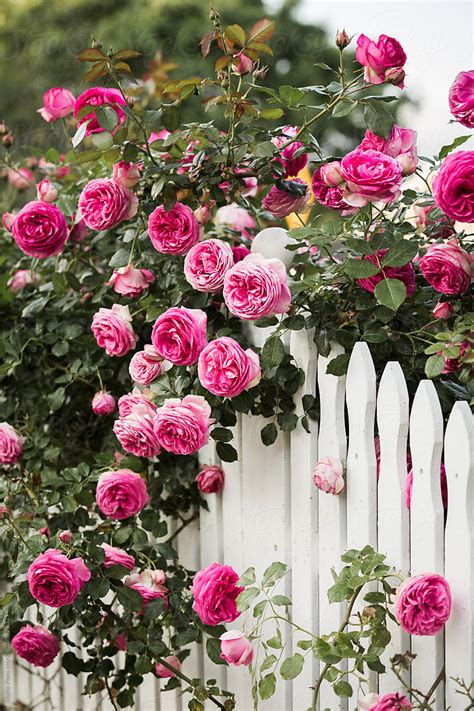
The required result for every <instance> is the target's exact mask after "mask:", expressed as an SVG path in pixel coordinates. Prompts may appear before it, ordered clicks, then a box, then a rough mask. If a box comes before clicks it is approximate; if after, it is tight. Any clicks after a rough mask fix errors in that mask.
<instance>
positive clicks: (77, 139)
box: [71, 121, 89, 148]
mask: <svg viewBox="0 0 474 711" xmlns="http://www.w3.org/2000/svg"><path fill="white" fill-rule="evenodd" d="M88 124H89V121H84V123H81V125H80V126H78V127H77V131H76V133H75V134H74V136H73V137H72V139H71V141H72V147H73V148H77V146H78V145H79V144H80V143H82V141H83V140H84V137H85V135H86V131H87V126H88Z"/></svg>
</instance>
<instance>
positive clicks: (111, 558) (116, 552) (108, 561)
mask: <svg viewBox="0 0 474 711" xmlns="http://www.w3.org/2000/svg"><path fill="white" fill-rule="evenodd" d="M102 548H103V549H104V553H105V560H104V568H111V567H112V566H113V565H121V566H122V568H126V569H127V570H133V568H134V567H135V558H134V557H133V555H129V554H128V553H125V551H123V550H122V549H121V548H115V547H114V546H109V544H108V543H102Z"/></svg>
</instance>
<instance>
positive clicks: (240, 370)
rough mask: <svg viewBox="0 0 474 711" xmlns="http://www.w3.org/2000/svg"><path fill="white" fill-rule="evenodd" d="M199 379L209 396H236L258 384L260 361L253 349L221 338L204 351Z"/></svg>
mask: <svg viewBox="0 0 474 711" xmlns="http://www.w3.org/2000/svg"><path fill="white" fill-rule="evenodd" d="M198 376H199V380H200V382H201V385H202V386H203V387H204V388H206V390H209V392H210V393H213V394H214V395H219V396H220V397H236V396H237V395H240V393H241V392H243V391H244V390H247V389H248V388H253V387H254V386H255V385H257V384H258V383H259V381H260V378H261V372H260V359H259V357H258V355H257V354H256V353H255V352H254V351H252V350H251V349H250V348H247V350H245V351H244V349H243V348H242V347H241V346H240V345H239V344H238V343H237V341H235V340H234V339H233V338H230V337H229V336H222V337H221V338H216V339H215V340H214V341H211V342H210V343H208V344H207V346H206V347H205V348H204V349H203V350H202V351H201V353H200V355H199V360H198Z"/></svg>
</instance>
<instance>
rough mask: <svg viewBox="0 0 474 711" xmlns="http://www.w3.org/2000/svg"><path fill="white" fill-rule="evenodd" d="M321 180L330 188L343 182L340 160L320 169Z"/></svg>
mask: <svg viewBox="0 0 474 711" xmlns="http://www.w3.org/2000/svg"><path fill="white" fill-rule="evenodd" d="M319 170H320V171H321V172H320V179H321V180H322V181H323V182H324V183H325V184H326V185H327V186H328V187H330V188H334V187H336V186H337V185H339V184H340V183H342V182H343V177H342V175H341V163H340V161H338V160H333V161H331V162H330V163H325V164H324V165H322V166H321V167H320V169H319Z"/></svg>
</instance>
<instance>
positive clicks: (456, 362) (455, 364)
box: [438, 341, 473, 373]
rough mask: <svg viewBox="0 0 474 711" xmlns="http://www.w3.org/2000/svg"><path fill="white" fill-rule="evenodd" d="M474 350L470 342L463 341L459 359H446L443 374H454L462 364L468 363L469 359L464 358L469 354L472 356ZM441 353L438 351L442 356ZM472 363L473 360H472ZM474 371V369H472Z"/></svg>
mask: <svg viewBox="0 0 474 711" xmlns="http://www.w3.org/2000/svg"><path fill="white" fill-rule="evenodd" d="M472 352H473V349H472V343H470V342H469V341H463V342H462V343H460V344H459V355H458V356H457V358H446V357H445V358H444V369H443V373H454V372H455V371H456V370H457V369H458V368H459V367H460V365H461V364H464V363H466V364H467V363H468V362H469V359H466V358H465V357H464V356H465V355H466V353H467V354H472ZM440 353H441V351H438V354H440ZM471 361H472V358H471ZM471 370H472V368H471Z"/></svg>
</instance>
